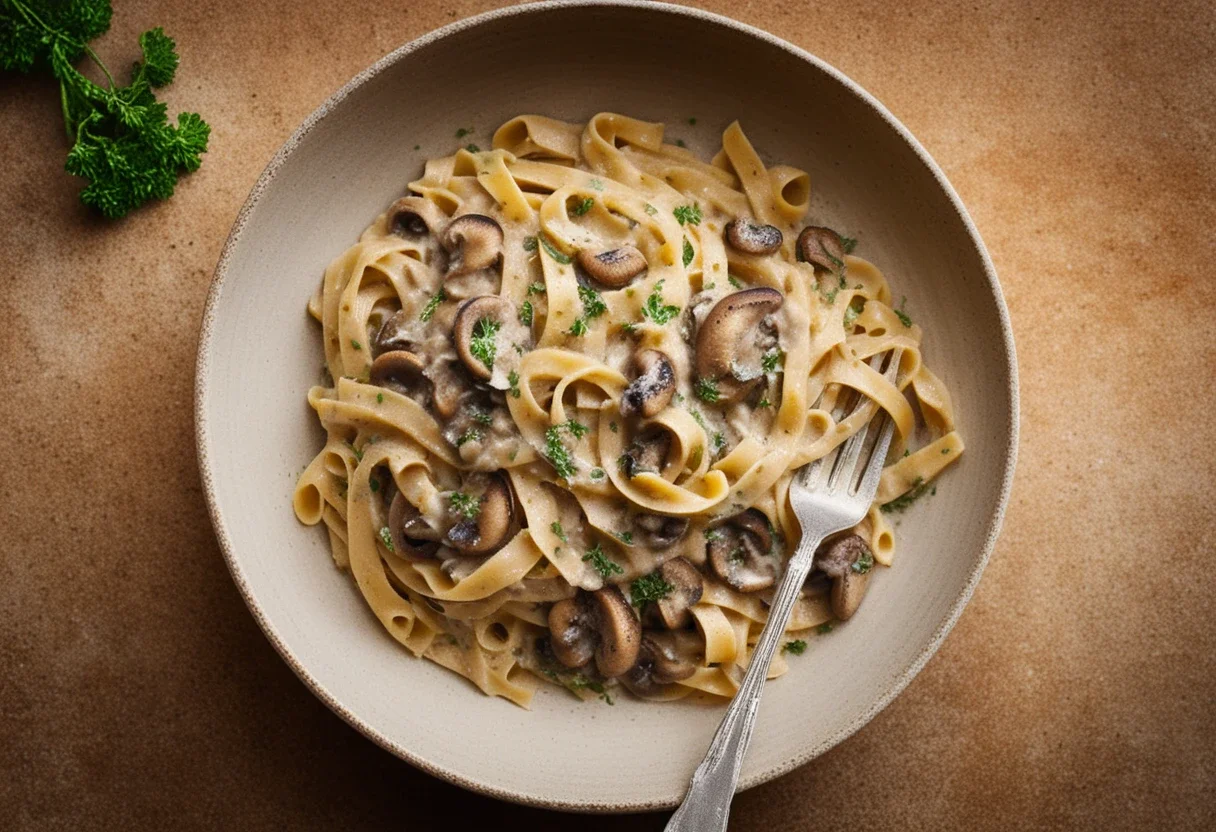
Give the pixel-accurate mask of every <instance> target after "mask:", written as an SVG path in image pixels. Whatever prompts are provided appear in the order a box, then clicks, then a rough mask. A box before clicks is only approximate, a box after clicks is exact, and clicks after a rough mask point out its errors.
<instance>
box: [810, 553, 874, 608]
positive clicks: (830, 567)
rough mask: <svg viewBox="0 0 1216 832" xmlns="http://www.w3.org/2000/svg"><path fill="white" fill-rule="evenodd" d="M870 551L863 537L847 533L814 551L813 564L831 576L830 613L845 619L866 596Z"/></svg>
mask: <svg viewBox="0 0 1216 832" xmlns="http://www.w3.org/2000/svg"><path fill="white" fill-rule="evenodd" d="M873 563H874V559H873V555H871V554H870V547H869V545H867V544H866V541H865V538H863V537H861V535H856V534H850V535H846V536H844V537H840V538H837V539H836V540H833V541H830V542H829V543H827V544H826V545H824V546H822V547H820V549H819V551H817V552H816V553H815V566H817V567H818V568H819V569H820V571H822V572H823V573H824V574H826V575H830V576H831V577H832V594H831V606H832V614H833V615H835V616H836V617H837V618H839V619H840V620H841V621H848V620H849V619H850V618H851V617H852V616H853V613H855V612H857V608H858V607H860V606H861V599H862V598H863V597H865V594H866V587H867V586H868V585H869V583H870V575H869V572H870V569H871V567H872V566H873Z"/></svg>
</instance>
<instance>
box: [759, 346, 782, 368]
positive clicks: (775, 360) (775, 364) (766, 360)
mask: <svg viewBox="0 0 1216 832" xmlns="http://www.w3.org/2000/svg"><path fill="white" fill-rule="evenodd" d="M784 366H785V352H784V351H783V350H779V349H776V348H773V349H771V350H769V351H768V352H766V353H765V354H764V355H763V356H762V357H761V358H760V367H761V369H763V370H764V372H766V373H775V372H777V371H778V370H781V369H784Z"/></svg>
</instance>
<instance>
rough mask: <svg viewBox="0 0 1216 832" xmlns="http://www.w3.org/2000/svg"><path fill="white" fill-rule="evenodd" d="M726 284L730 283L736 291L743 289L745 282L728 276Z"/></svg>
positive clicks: (731, 275) (730, 275)
mask: <svg viewBox="0 0 1216 832" xmlns="http://www.w3.org/2000/svg"><path fill="white" fill-rule="evenodd" d="M726 282H727V283H729V284H730V285H731V286H734V287H735V288H736V289H742V288H743V281H742V280H740V279H739V278H737V277H735V276H734V275H733V274H728V275H727V276H726Z"/></svg>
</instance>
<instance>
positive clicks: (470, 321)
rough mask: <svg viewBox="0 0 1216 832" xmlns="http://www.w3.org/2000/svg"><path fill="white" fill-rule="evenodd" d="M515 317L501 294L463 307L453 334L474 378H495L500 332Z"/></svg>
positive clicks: (485, 379) (469, 302) (457, 315)
mask: <svg viewBox="0 0 1216 832" xmlns="http://www.w3.org/2000/svg"><path fill="white" fill-rule="evenodd" d="M466 216H469V215H467V214H466ZM514 318H515V306H514V305H513V304H512V303H511V301H509V300H507V299H506V298H502V297H499V296H498V295H479V296H478V297H475V298H470V299H469V300H466V301H465V302H464V303H463V304H461V306H460V311H459V312H457V313H456V320H455V321H454V322H453V324H452V335H453V337H454V338H455V340H456V352H457V354H459V355H460V360H461V362H463V363H464V366H465V367H467V368H468V370H469V372H470V373H472V374H473V377H474V378H478V379H481V380H482V381H489V380H490V378H491V377H492V376H493V375H494V361H495V359H496V358H497V356H498V333H500V332H501V331H502V328H503V326H504V325H505V324H506V323H507V322H508V321H512V320H514ZM474 344H476V345H477V346H476V351H474ZM487 359H488V361H487Z"/></svg>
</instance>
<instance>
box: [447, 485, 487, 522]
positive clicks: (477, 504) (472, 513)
mask: <svg viewBox="0 0 1216 832" xmlns="http://www.w3.org/2000/svg"><path fill="white" fill-rule="evenodd" d="M448 502H449V503H450V504H451V506H452V511H454V512H456V513H457V514H459V515H461V516H462V517H467V518H468V519H469V520H472V519H473V518H474V517H476V516H477V515H478V514H481V500H479V499H478V498H476V497H474V496H472V495H471V494H465V493H464V492H463V491H453V492H452V493H451V495H449V496H448Z"/></svg>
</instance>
